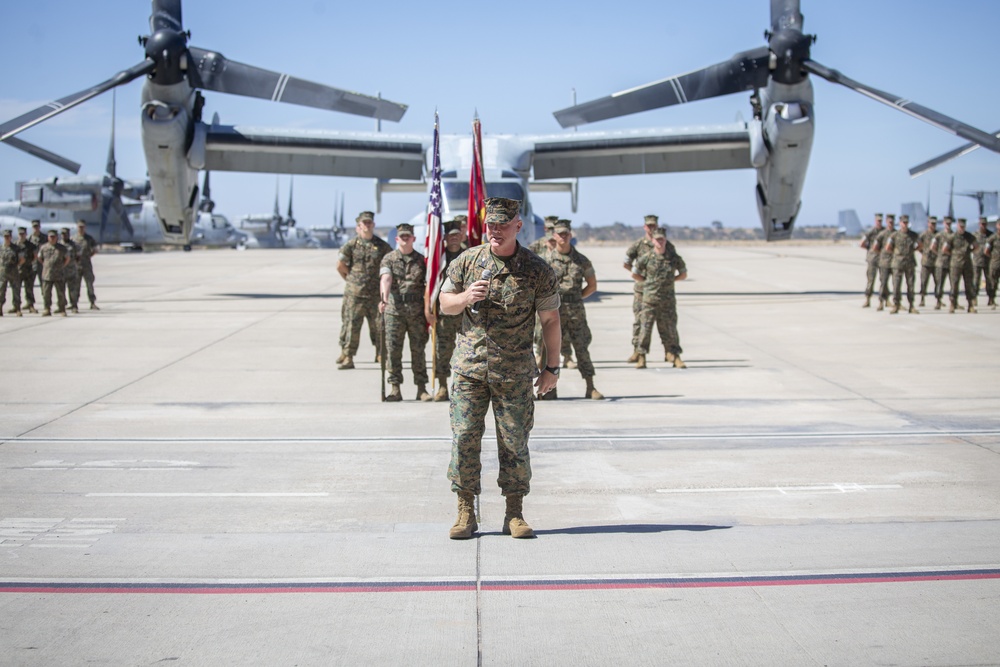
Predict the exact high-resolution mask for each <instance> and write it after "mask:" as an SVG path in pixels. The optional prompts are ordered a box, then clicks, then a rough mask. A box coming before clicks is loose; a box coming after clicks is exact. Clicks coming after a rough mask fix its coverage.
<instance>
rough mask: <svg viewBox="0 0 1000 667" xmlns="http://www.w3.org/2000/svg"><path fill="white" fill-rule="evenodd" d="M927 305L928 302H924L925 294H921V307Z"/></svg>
mask: <svg viewBox="0 0 1000 667" xmlns="http://www.w3.org/2000/svg"><path fill="white" fill-rule="evenodd" d="M926 305H927V304H926V303H924V297H923V295H921V296H920V307H921V308H923V307H924V306H926Z"/></svg>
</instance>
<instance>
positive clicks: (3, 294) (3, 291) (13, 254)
mask: <svg viewBox="0 0 1000 667" xmlns="http://www.w3.org/2000/svg"><path fill="white" fill-rule="evenodd" d="M4 239H5V240H7V239H10V235H9V234H4ZM23 260H24V251H23V250H21V246H19V245H15V244H13V243H11V244H10V245H7V244H6V243H5V244H4V245H2V246H0V315H3V306H4V303H6V301H7V286H8V285H9V286H10V292H11V298H12V301H13V302H14V309H13V310H12V311H11V312H15V313H18V314H20V312H21V262H22V261H23Z"/></svg>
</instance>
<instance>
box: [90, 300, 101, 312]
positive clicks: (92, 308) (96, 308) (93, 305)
mask: <svg viewBox="0 0 1000 667" xmlns="http://www.w3.org/2000/svg"><path fill="white" fill-rule="evenodd" d="M90 309H91V310H100V308H98V307H97V304H96V303H94V302H93V301H91V302H90Z"/></svg>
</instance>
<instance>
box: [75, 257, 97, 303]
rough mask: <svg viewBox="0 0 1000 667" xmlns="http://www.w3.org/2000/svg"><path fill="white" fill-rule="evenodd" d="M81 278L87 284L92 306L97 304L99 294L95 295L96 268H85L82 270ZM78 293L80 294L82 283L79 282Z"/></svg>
mask: <svg viewBox="0 0 1000 667" xmlns="http://www.w3.org/2000/svg"><path fill="white" fill-rule="evenodd" d="M80 277H81V278H82V279H83V281H84V282H85V283H86V284H87V299H88V300H89V301H90V305H94V304H95V303H97V294H96V293H94V267H93V266H85V267H81V268H80ZM76 291H77V293H78V294H79V292H80V283H79V282H77V288H76Z"/></svg>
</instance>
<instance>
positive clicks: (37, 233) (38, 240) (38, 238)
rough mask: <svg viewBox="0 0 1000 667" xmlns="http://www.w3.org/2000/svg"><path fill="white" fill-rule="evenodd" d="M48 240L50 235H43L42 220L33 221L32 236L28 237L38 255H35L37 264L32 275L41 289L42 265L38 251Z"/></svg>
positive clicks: (33, 267)
mask: <svg viewBox="0 0 1000 667" xmlns="http://www.w3.org/2000/svg"><path fill="white" fill-rule="evenodd" d="M47 239H48V235H47V234H43V233H42V222H41V220H32V221H31V236H29V237H28V240H29V241H31V242H32V243H33V244H35V250H36V254H35V263H34V264H33V265H32V267H31V271H32V273H34V274H35V278H37V279H38V286H39V287H41V285H42V263H41V261H40V260H39V259H38V254H37V251H38V250H39V249H41V247H42V246H43V245H45V243H46V241H47Z"/></svg>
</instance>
